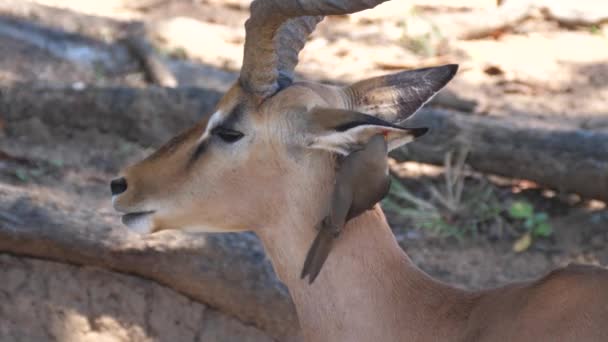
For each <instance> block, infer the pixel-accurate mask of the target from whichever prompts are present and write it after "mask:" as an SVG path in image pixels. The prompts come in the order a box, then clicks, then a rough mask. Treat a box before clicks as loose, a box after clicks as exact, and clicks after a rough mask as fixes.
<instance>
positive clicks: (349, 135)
mask: <svg viewBox="0 0 608 342" xmlns="http://www.w3.org/2000/svg"><path fill="white" fill-rule="evenodd" d="M306 116H307V117H306V120H307V122H308V129H307V132H306V134H307V140H306V146H307V147H309V148H313V149H320V150H326V151H330V152H335V153H339V154H342V155H348V154H350V153H351V152H353V151H357V150H359V149H361V148H363V146H364V145H366V144H367V143H368V142H369V141H370V139H371V138H372V137H373V136H375V135H378V134H382V135H384V136H385V138H386V140H387V142H388V149H389V151H390V150H393V149H395V148H397V147H400V146H402V145H404V144H407V143H408V142H410V141H412V140H414V138H417V137H419V136H421V135H423V134H424V133H426V132H427V131H428V128H405V127H401V126H397V125H394V124H391V123H390V122H387V121H384V120H382V119H378V118H376V117H374V116H371V115H367V114H363V113H359V112H355V111H350V110H342V109H330V108H319V107H317V108H313V109H312V110H311V111H310V112H308V113H307V114H306Z"/></svg>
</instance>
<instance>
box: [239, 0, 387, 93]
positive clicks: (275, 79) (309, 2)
mask: <svg viewBox="0 0 608 342" xmlns="http://www.w3.org/2000/svg"><path fill="white" fill-rule="evenodd" d="M384 1H387V0H323V1H318V0H317V1H315V0H255V1H253V2H252V3H251V8H250V12H251V14H250V17H249V19H248V20H247V22H246V23H245V32H246V36H245V37H246V38H245V49H244V55H243V67H242V69H241V74H240V77H239V80H240V83H241V85H242V87H243V88H244V89H245V90H246V91H248V92H249V93H251V94H253V95H256V96H259V97H261V98H266V97H268V96H271V95H273V94H274V93H276V92H277V91H278V90H279V89H280V84H279V78H281V82H283V81H289V82H291V80H292V79H293V70H294V68H295V66H296V65H297V62H298V54H299V52H300V50H302V48H303V47H304V44H305V43H306V39H307V37H308V35H309V34H310V33H311V32H312V31H313V30H314V28H315V26H316V25H317V23H318V22H320V21H321V20H322V19H323V16H324V15H343V14H349V13H355V12H359V11H362V10H365V9H369V8H373V7H375V6H376V5H378V4H380V3H382V2H384Z"/></svg>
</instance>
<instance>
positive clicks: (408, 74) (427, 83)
mask: <svg viewBox="0 0 608 342" xmlns="http://www.w3.org/2000/svg"><path fill="white" fill-rule="evenodd" d="M456 71H458V65H456V64H448V65H443V66H438V67H431V68H424V69H416V70H408V71H402V72H399V73H396V74H391V75H385V76H380V77H375V78H370V79H367V80H363V81H360V82H357V83H355V84H353V85H351V86H350V87H346V88H344V93H345V94H346V96H347V97H348V99H349V102H350V103H352V107H351V109H353V110H355V111H358V112H363V113H368V114H371V115H373V116H376V117H378V118H381V119H383V120H386V121H388V122H392V123H398V122H401V121H403V120H405V119H407V118H408V117H410V116H411V115H412V114H414V113H415V112H416V111H417V110H418V109H420V107H422V106H423V105H424V104H425V103H426V102H427V101H429V100H430V99H431V98H432V97H433V96H434V95H435V94H437V92H438V91H439V90H441V88H443V87H444V86H445V85H446V84H447V83H448V82H449V81H450V80H451V79H452V77H454V75H455V74H456Z"/></svg>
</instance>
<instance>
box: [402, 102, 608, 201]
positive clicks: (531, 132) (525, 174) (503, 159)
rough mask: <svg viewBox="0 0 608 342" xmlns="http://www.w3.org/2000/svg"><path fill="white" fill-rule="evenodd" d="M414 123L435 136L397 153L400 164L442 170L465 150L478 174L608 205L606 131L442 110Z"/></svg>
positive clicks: (428, 112)
mask: <svg viewBox="0 0 608 342" xmlns="http://www.w3.org/2000/svg"><path fill="white" fill-rule="evenodd" d="M411 124H412V125H416V124H418V125H424V126H429V127H431V132H430V133H429V134H427V136H426V137H423V138H421V139H419V140H417V141H416V142H415V143H412V144H409V145H407V146H406V147H405V148H403V149H401V150H398V151H395V152H394V153H393V156H394V157H395V158H396V159H398V160H406V159H407V160H416V161H420V162H424V163H431V164H438V165H441V164H442V161H443V156H444V155H445V154H446V153H447V152H449V151H451V150H455V149H458V148H459V147H460V146H462V147H465V148H467V149H468V151H469V157H468V163H469V165H471V166H472V167H473V168H474V169H476V170H478V171H482V172H485V173H492V174H497V175H502V176H506V177H510V178H523V179H528V180H532V181H535V182H537V183H539V184H541V185H543V186H546V187H549V188H554V189H557V190H560V191H564V192H571V193H577V194H579V195H581V196H583V197H587V198H595V199H600V200H604V201H608V133H606V132H600V131H589V130H581V129H577V128H574V127H563V126H550V125H547V124H546V123H544V122H538V121H535V120H533V119H531V118H522V117H520V118H517V119H515V118H513V119H498V118H490V117H481V116H474V115H463V114H461V113H458V112H449V111H442V110H436V109H425V110H423V111H421V112H420V113H419V114H417V115H416V117H415V118H413V121H412V123H411Z"/></svg>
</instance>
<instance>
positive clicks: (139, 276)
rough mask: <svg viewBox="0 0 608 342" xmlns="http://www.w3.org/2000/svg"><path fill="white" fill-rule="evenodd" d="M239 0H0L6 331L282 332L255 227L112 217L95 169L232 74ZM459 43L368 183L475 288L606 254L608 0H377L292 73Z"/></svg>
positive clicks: (289, 314)
mask: <svg viewBox="0 0 608 342" xmlns="http://www.w3.org/2000/svg"><path fill="white" fill-rule="evenodd" d="M249 3H250V1H248V0H104V1H92V0H91V1H87V0H78V1H77V0H36V1H17V0H0V341H290V340H292V336H294V335H295V333H296V332H297V321H296V317H295V313H294V310H293V306H292V304H291V302H290V299H289V295H288V293H287V291H286V289H285V288H284V287H283V285H282V284H280V282H278V280H277V279H276V278H275V276H274V273H273V271H272V268H271V267H270V265H269V262H268V260H267V259H266V258H265V256H264V253H263V250H262V248H261V246H260V244H259V242H258V241H257V239H256V238H255V236H253V235H252V234H250V233H244V234H223V235H214V234H191V233H180V232H171V231H166V232H162V233H160V234H155V235H153V236H148V237H144V238H142V237H139V236H136V235H134V234H132V233H130V232H128V231H127V230H126V229H125V228H124V227H122V226H121V224H120V219H119V215H117V214H116V213H114V211H113V209H112V208H111V203H110V194H109V187H108V183H109V180H110V179H111V178H113V177H114V176H115V175H116V173H117V172H118V171H119V170H120V168H121V167H123V166H125V165H126V164H128V163H129V162H133V161H136V160H139V159H141V158H142V157H143V156H145V155H147V154H149V153H150V152H152V151H153V150H154V149H155V148H156V147H158V146H160V145H161V144H162V143H163V142H164V141H166V140H167V139H169V138H170V137H172V136H173V135H175V134H176V133H178V132H179V131H180V130H182V129H185V128H186V127H188V126H189V125H191V124H192V123H194V122H195V121H196V120H197V119H200V118H201V117H202V116H203V115H206V114H208V113H210V112H211V110H212V109H213V106H214V105H215V103H216V102H217V100H218V99H219V97H220V96H221V94H222V92H223V91H225V90H226V89H227V88H228V87H229V86H230V84H231V83H232V82H234V81H235V80H236V77H237V74H238V70H239V69H240V65H241V59H242V48H243V43H244V29H243V24H244V21H245V20H246V18H247V17H248V7H249ZM447 63H458V64H460V70H459V72H458V74H457V75H456V77H455V79H454V80H453V81H452V82H451V83H450V84H449V85H448V86H447V87H446V89H445V90H443V91H442V92H441V93H440V94H438V95H437V96H436V97H435V98H434V99H433V100H432V101H431V102H430V103H429V104H428V105H427V107H426V108H424V109H423V110H421V111H420V112H419V113H418V115H417V116H416V117H415V118H414V119H413V120H416V122H419V123H420V124H424V125H428V126H430V127H432V131H431V133H429V134H428V136H426V137H424V138H421V139H420V140H417V141H416V142H415V143H412V144H410V145H408V146H407V147H406V148H404V149H401V150H399V151H396V152H395V153H393V154H392V155H391V160H390V164H391V169H392V172H393V177H394V180H393V182H392V188H391V192H390V194H389V196H388V197H387V198H385V199H384V200H383V202H382V206H383V208H384V209H385V211H386V213H387V217H388V219H389V221H390V223H391V225H392V227H393V230H394V232H395V235H396V236H397V238H398V241H399V243H400V244H401V245H402V246H403V248H404V249H405V250H406V251H407V252H408V254H409V255H410V256H411V257H412V259H413V260H414V261H415V262H416V264H418V265H419V266H420V267H421V268H422V269H423V270H425V271H426V272H428V273H430V274H431V275H433V276H434V277H437V278H439V279H442V280H444V281H445V282H448V283H450V284H453V285H456V286H460V287H464V288H471V289H479V288H485V287H492V286H499V285H502V284H506V283H508V282H511V281H515V280H524V279H530V278H534V277H539V276H541V275H543V274H545V273H546V272H548V271H549V270H551V269H553V268H555V267H558V266H562V265H566V264H568V263H570V262H582V263H589V264H597V265H608V209H607V208H606V202H607V201H608V106H607V105H608V3H607V2H605V1H597V0H577V1H573V0H552V1H548V0H547V1H527V0H507V1H500V0H499V1H496V0H470V1H466V0H459V1H456V0H451V1H448V0H431V1H429V0H427V1H422V0H393V1H389V2H388V3H385V4H383V5H380V6H378V7H377V8H375V9H373V10H368V11H364V12H361V13H357V14H353V15H347V16H336V17H328V18H326V19H325V20H324V21H323V22H322V23H321V24H320V25H319V26H318V27H317V29H316V31H315V32H314V33H313V35H312V36H311V38H310V39H309V41H308V43H307V45H306V47H305V49H304V50H303V51H302V53H301V55H300V64H299V66H298V68H297V69H296V71H297V72H298V73H299V76H300V77H301V78H304V79H308V80H314V81H323V82H327V83H333V84H348V83H351V82H355V81H357V80H360V79H364V78H368V77H372V76H375V75H382V74H387V73H392V72H397V71H400V70H405V69H413V68H419V67H425V66H431V65H439V64H447Z"/></svg>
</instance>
